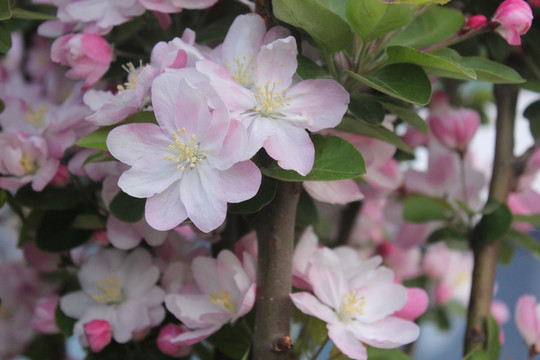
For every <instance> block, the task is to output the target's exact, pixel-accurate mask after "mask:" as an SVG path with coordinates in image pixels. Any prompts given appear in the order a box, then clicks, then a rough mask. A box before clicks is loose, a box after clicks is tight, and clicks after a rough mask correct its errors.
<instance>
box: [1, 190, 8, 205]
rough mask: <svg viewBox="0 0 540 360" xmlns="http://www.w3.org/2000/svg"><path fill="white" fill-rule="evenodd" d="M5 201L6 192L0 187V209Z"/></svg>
mask: <svg viewBox="0 0 540 360" xmlns="http://www.w3.org/2000/svg"><path fill="white" fill-rule="evenodd" d="M6 201H7V194H6V191H5V190H2V189H0V209H1V208H2V207H3V206H4V204H5V203H6Z"/></svg>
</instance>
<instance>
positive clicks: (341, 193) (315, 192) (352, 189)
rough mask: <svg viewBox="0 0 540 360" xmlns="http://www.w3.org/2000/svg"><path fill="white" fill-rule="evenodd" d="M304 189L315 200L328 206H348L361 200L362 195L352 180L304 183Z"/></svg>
mask: <svg viewBox="0 0 540 360" xmlns="http://www.w3.org/2000/svg"><path fill="white" fill-rule="evenodd" d="M304 189H306V191H307V192H308V194H309V195H311V197H312V198H314V199H315V200H319V201H322V202H326V203H329V204H348V203H350V202H353V201H358V200H362V199H363V198H364V195H363V194H362V192H361V191H360V188H359V187H358V184H357V183H356V181H354V180H352V179H347V180H336V181H305V182H304Z"/></svg>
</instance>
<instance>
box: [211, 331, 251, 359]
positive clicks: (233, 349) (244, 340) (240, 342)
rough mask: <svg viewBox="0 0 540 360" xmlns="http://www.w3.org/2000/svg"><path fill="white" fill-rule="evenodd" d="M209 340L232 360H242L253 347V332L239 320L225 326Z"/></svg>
mask: <svg viewBox="0 0 540 360" xmlns="http://www.w3.org/2000/svg"><path fill="white" fill-rule="evenodd" d="M208 341H209V342H210V343H211V344H212V345H214V346H215V347H216V348H217V349H219V351H221V352H222V353H223V354H225V355H227V356H228V357H229V358H230V359H232V360H242V359H243V358H245V356H246V354H249V351H250V349H251V334H250V333H249V332H248V331H247V329H246V328H245V327H243V326H242V324H241V323H239V322H237V323H236V324H235V325H230V324H227V325H225V326H223V327H222V328H221V329H220V330H219V331H217V332H216V333H214V334H213V335H211V336H210V337H209V338H208Z"/></svg>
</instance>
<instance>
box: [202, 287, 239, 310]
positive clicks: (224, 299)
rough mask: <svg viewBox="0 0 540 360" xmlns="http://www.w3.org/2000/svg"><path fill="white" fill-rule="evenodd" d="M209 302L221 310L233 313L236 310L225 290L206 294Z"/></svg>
mask: <svg viewBox="0 0 540 360" xmlns="http://www.w3.org/2000/svg"><path fill="white" fill-rule="evenodd" d="M207 295H208V297H209V298H210V302H211V303H212V304H213V305H214V306H216V307H217V308H220V309H221V310H224V311H228V312H231V313H235V314H236V312H237V311H238V309H237V308H236V304H235V303H234V301H233V300H232V298H231V294H230V293H229V292H228V291H227V290H221V291H214V292H211V293H209V294H207Z"/></svg>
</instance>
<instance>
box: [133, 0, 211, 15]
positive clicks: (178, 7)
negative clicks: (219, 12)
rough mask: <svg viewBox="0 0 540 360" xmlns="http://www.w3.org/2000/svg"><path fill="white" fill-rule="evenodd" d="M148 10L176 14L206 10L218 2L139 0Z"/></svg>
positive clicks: (209, 0)
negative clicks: (183, 10) (191, 10)
mask: <svg viewBox="0 0 540 360" xmlns="http://www.w3.org/2000/svg"><path fill="white" fill-rule="evenodd" d="M139 2H140V3H141V4H142V5H143V6H144V7H145V8H147V9H148V10H154V11H159V12H162V13H176V12H180V11H182V9H205V8H208V7H210V6H212V5H214V4H215V3H216V2H217V0H196V1H193V0H139Z"/></svg>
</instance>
